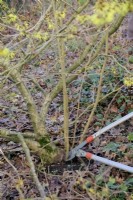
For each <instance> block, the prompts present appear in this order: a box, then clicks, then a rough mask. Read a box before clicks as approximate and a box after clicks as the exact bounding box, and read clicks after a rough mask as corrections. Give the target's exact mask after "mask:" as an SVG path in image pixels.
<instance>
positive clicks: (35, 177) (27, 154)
mask: <svg viewBox="0 0 133 200" xmlns="http://www.w3.org/2000/svg"><path fill="white" fill-rule="evenodd" d="M18 138H19V140H20V142H21V144H22V147H23V150H24V152H25V155H26V158H27V160H28V163H29V166H30V170H31V174H32V177H33V180H34V182H35V184H36V186H37V189H38V191H39V192H40V195H41V197H42V198H44V199H45V197H46V193H45V192H44V188H43V187H42V185H41V183H40V181H39V179H38V177H37V174H36V170H35V166H34V163H33V161H32V159H31V156H30V150H29V148H28V146H27V144H26V142H25V141H24V138H23V136H22V135H21V134H18Z"/></svg>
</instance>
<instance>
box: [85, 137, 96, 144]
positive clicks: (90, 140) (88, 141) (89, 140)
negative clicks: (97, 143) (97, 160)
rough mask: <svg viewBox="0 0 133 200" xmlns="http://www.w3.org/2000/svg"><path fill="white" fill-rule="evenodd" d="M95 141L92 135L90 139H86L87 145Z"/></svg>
mask: <svg viewBox="0 0 133 200" xmlns="http://www.w3.org/2000/svg"><path fill="white" fill-rule="evenodd" d="M93 140H94V137H93V135H91V136H89V137H88V138H86V142H87V143H90V142H92V141H93Z"/></svg>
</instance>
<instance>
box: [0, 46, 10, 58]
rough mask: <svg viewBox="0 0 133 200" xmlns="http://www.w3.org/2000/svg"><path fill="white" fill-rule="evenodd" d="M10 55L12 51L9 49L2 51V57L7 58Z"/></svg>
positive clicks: (0, 52) (0, 54) (0, 51)
mask: <svg viewBox="0 0 133 200" xmlns="http://www.w3.org/2000/svg"><path fill="white" fill-rule="evenodd" d="M9 55H10V51H9V49H8V48H4V49H0V56H1V57H6V56H9Z"/></svg>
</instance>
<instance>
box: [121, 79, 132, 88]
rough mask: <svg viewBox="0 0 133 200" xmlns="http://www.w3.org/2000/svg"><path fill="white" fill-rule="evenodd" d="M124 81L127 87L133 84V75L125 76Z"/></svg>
mask: <svg viewBox="0 0 133 200" xmlns="http://www.w3.org/2000/svg"><path fill="white" fill-rule="evenodd" d="M123 82H124V85H125V86H127V87H130V86H133V77H125V78H124V80H123Z"/></svg>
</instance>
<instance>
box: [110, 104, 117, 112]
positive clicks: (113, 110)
mask: <svg viewBox="0 0 133 200" xmlns="http://www.w3.org/2000/svg"><path fill="white" fill-rule="evenodd" d="M110 111H111V112H112V113H118V108H117V106H115V105H113V106H111V108H110Z"/></svg>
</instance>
